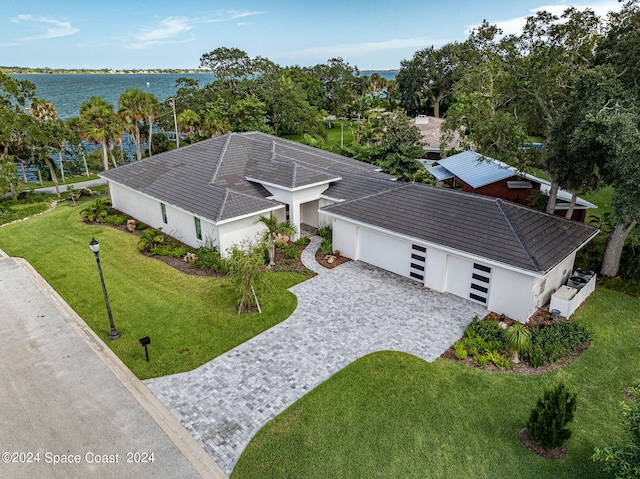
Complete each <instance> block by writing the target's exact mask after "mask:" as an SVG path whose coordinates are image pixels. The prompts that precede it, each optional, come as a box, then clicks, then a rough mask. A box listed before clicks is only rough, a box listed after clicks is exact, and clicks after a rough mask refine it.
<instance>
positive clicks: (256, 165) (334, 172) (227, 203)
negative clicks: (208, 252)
mask: <svg viewBox="0 0 640 479" xmlns="http://www.w3.org/2000/svg"><path fill="white" fill-rule="evenodd" d="M342 172H345V173H347V175H348V176H350V178H349V179H348V180H347V183H348V184H354V185H355V184H357V188H356V187H354V188H348V184H345V185H344V186H343V187H342V188H338V189H337V190H336V191H338V192H341V191H342V192H341V193H340V197H339V198H338V199H352V198H355V197H360V196H364V195H367V194H371V193H373V192H378V191H380V190H381V189H384V187H383V186H381V185H388V186H387V187H392V186H393V185H392V184H391V181H389V179H390V178H393V177H391V176H390V175H386V174H384V173H380V172H378V171H377V168H376V167H375V166H373V165H369V164H367V163H362V162H360V161H357V160H353V159H351V158H346V157H343V156H340V155H336V154H334V153H329V152H325V151H323V150H318V149H317V148H313V147H310V146H306V145H299V144H298V143H294V142H292V141H289V140H285V139H282V138H277V137H274V136H271V135H266V134H264V133H255V132H254V133H229V134H227V135H222V136H219V137H216V138H212V139H210V140H205V141H201V142H198V143H194V144H192V145H188V146H185V147H183V148H180V149H179V150H172V151H168V152H165V153H161V154H158V155H155V156H152V157H151V158H147V159H144V160H141V161H137V162H134V163H130V164H127V165H123V166H120V167H118V168H115V169H111V170H108V171H105V172H103V173H101V176H102V177H103V178H106V179H107V180H109V181H112V182H114V183H118V184H121V185H124V186H126V187H129V188H131V189H134V190H137V191H140V192H141V193H143V194H145V195H148V196H150V197H152V198H155V199H157V200H159V201H162V202H164V203H167V204H170V205H173V206H176V207H178V208H181V209H183V210H185V211H188V212H191V213H193V214H195V215H197V216H200V217H202V218H206V219H209V220H211V221H213V222H219V221H225V220H229V219H232V218H236V217H239V216H244V215H249V214H253V213H257V212H264V211H266V210H269V209H272V208H277V207H280V206H281V203H279V202H277V201H274V200H270V199H267V198H268V197H269V196H271V193H269V192H268V191H267V190H266V189H265V188H264V187H263V186H262V185H261V184H260V183H258V182H259V181H262V182H264V183H265V184H266V183H269V184H276V185H279V186H282V187H284V188H289V189H294V188H299V187H303V186H308V185H312V184H317V183H330V182H332V183H331V184H332V185H338V184H340V183H341V181H342V180H341V178H342V177H343V175H342ZM351 177H353V178H351ZM257 181H258V182H257ZM367 182H371V183H372V185H373V186H372V187H371V188H370V189H367V188H366V184H367ZM346 190H349V193H348V194H347V192H346ZM358 195H360V196H358Z"/></svg>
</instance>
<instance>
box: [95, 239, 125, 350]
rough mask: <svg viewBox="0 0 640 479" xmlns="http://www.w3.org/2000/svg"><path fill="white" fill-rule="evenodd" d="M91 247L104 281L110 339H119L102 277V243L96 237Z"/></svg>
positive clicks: (103, 289) (103, 286)
mask: <svg viewBox="0 0 640 479" xmlns="http://www.w3.org/2000/svg"><path fill="white" fill-rule="evenodd" d="M89 248H91V251H93V254H94V255H95V257H96V263H98V272H99V273H100V282H101V283H102V292H103V293H104V302H105V304H106V305H107V314H108V315H109V325H110V326H111V334H109V339H118V338H119V337H120V332H119V331H118V330H117V329H116V327H115V326H114V325H113V316H112V315H111V306H109V297H108V296H107V287H106V286H105V285H104V278H103V277H102V267H101V266H100V243H98V242H97V241H96V239H95V238H93V239H92V240H91V243H89Z"/></svg>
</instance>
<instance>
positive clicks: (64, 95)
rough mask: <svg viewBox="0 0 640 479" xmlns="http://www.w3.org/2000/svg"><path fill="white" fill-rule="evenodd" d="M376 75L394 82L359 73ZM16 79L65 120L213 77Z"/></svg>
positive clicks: (147, 75) (102, 75)
mask: <svg viewBox="0 0 640 479" xmlns="http://www.w3.org/2000/svg"><path fill="white" fill-rule="evenodd" d="M373 73H378V74H379V75H380V76H381V77H383V78H386V79H387V80H393V79H395V77H396V75H397V72H396V71H392V70H386V71H379V72H375V71H362V72H361V73H360V74H361V75H368V76H370V75H372V74H373ZM11 76H12V77H14V78H17V79H19V80H29V81H30V82H31V83H33V84H34V85H35V86H36V96H37V97H38V98H42V99H43V100H47V101H50V102H51V103H53V106H55V107H56V109H57V110H58V118H60V119H62V120H66V119H68V118H70V117H72V116H77V115H78V114H79V112H80V105H82V103H84V102H85V101H87V100H88V99H90V98H91V97H92V96H99V97H102V98H104V99H105V100H107V101H108V102H109V103H111V104H112V105H113V107H114V108H115V109H116V110H117V109H118V98H120V95H122V93H124V92H125V90H128V89H129V88H138V89H140V90H142V91H147V92H149V93H152V94H153V95H154V96H155V97H156V98H157V99H158V101H160V102H163V101H164V100H166V99H167V98H169V97H171V96H173V95H175V93H176V90H177V88H176V80H178V78H189V79H193V80H199V82H200V86H204V85H206V84H208V83H211V82H212V81H213V80H214V76H213V74H211V73H191V74H189V73H158V74H151V73H131V74H109V73H95V74H91V73H77V74H75V73H68V74H66V73H60V74H52V75H47V74H14V75H11Z"/></svg>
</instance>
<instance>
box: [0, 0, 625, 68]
mask: <svg viewBox="0 0 640 479" xmlns="http://www.w3.org/2000/svg"><path fill="white" fill-rule="evenodd" d="M569 5H573V6H575V7H577V8H580V9H582V8H585V7H589V8H592V9H594V10H595V11H596V13H598V14H601V15H604V14H606V12H608V11H610V10H614V9H615V10H618V9H619V8H620V4H619V3H618V2H617V1H616V0H583V1H582V3H573V4H570V3H559V2H558V3H554V2H553V0H551V1H549V0H546V1H532V0H506V1H505V0H492V1H485V2H482V1H477V0H476V1H473V0H448V1H444V0H443V1H439V2H436V1H431V0H422V1H419V0H401V1H399V2H391V1H389V0H384V1H379V0H369V1H361V0H356V1H349V0H342V1H336V0H324V1H313V2H311V1H305V0H298V1H293V0H291V1H281V0H271V1H264V0H263V1H259V0H199V1H197V0H173V1H166V0H153V1H138V0H130V1H123V0H104V1H95V0H80V1H79V0H60V1H52V0H22V1H19V0H4V1H3V2H2V13H1V15H0V65H4V66H24V67H50V68H113V69H132V68H146V69H151V68H194V69H195V68H197V67H198V66H199V63H200V56H201V55H202V54H204V53H208V52H210V51H212V50H214V49H216V48H218V47H236V48H240V49H241V50H244V51H246V52H247V53H248V54H249V56H251V57H255V56H262V57H266V58H268V59H270V60H272V61H274V62H276V63H278V64H279V65H282V66H288V65H301V66H312V65H316V64H318V63H325V62H326V61H327V60H328V59H329V58H333V57H342V58H344V60H345V61H347V62H349V63H350V64H351V65H354V66H357V67H359V68H360V69H361V70H385V69H397V68H399V67H400V61H401V60H403V59H409V58H411V57H412V56H413V54H414V53H415V52H416V51H417V50H419V49H421V48H424V47H427V46H430V45H435V46H436V47H437V46H440V45H443V44H445V43H448V42H451V41H456V40H458V41H460V40H464V39H465V38H466V37H467V35H468V32H469V29H470V28H472V27H473V26H474V25H477V24H479V23H481V22H482V20H484V19H486V20H488V21H489V22H490V23H496V24H498V25H499V26H501V27H502V28H503V30H505V32H506V33H516V32H518V31H520V29H521V27H522V24H523V22H524V18H525V17H526V16H528V15H531V14H533V13H534V12H535V11H536V10H538V9H544V10H548V11H552V12H554V13H560V12H562V11H563V10H564V9H565V8H566V7H567V6H569Z"/></svg>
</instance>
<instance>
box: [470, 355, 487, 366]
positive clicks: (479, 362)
mask: <svg viewBox="0 0 640 479" xmlns="http://www.w3.org/2000/svg"><path fill="white" fill-rule="evenodd" d="M490 362H491V360H490V359H489V358H488V357H487V356H483V355H479V356H476V357H475V358H474V359H473V363H474V364H475V365H476V366H478V367H479V368H483V367H485V366H486V365H487V364H489V363H490Z"/></svg>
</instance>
